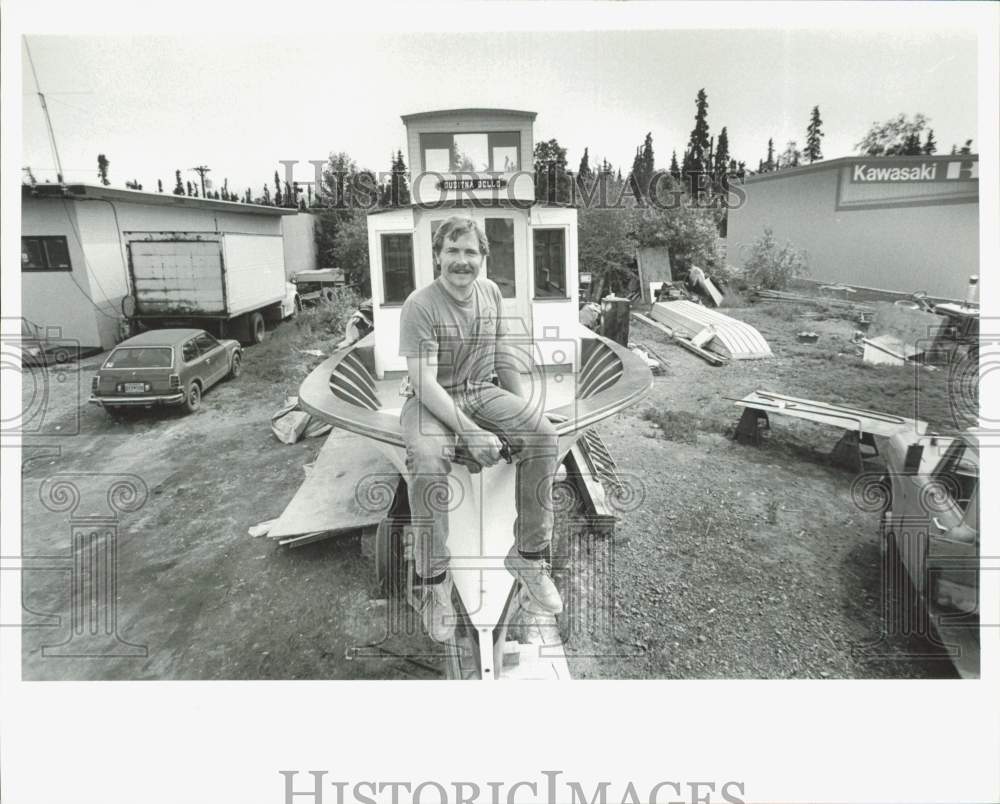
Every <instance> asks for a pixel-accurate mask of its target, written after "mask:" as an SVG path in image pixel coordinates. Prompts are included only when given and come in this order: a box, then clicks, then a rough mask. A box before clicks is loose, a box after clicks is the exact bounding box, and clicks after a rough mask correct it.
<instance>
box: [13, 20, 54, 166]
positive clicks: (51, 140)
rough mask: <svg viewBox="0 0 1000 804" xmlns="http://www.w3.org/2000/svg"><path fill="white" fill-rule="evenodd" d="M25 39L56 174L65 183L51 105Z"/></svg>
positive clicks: (25, 47) (24, 38)
mask: <svg viewBox="0 0 1000 804" xmlns="http://www.w3.org/2000/svg"><path fill="white" fill-rule="evenodd" d="M21 38H22V39H23V40H24V50H25V52H26V53H27V54H28V64H30V65H31V75H32V77H34V79H35V89H37V90H38V100H39V101H40V102H41V104H42V111H43V112H45V125H46V127H47V129H48V132H49V143H50V144H51V145H52V154H53V156H55V158H56V176H57V177H58V179H59V183H60V184H63V183H64V182H63V169H62V162H61V161H60V159H59V149H58V148H57V147H56V133H55V131H54V130H53V129H52V118H51V117H49V107H48V106H47V105H46V104H45V95H44V93H43V92H42V87H41V85H40V84H39V83H38V73H37V72H35V61H34V59H32V58H31V49H30V48H29V47H28V37H26V36H22V37H21Z"/></svg>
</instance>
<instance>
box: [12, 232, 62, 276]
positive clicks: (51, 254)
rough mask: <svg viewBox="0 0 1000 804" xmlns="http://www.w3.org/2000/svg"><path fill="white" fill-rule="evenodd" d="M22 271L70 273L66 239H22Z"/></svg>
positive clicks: (60, 237)
mask: <svg viewBox="0 0 1000 804" xmlns="http://www.w3.org/2000/svg"><path fill="white" fill-rule="evenodd" d="M21 270H22V271H72V270H73V267H72V266H71V265H70V262H69V247H68V246H67V245H66V238H65V237H62V236H59V237H22V238H21Z"/></svg>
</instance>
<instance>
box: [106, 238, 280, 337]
mask: <svg viewBox="0 0 1000 804" xmlns="http://www.w3.org/2000/svg"><path fill="white" fill-rule="evenodd" d="M127 250H128V268H129V280H130V284H131V291H132V292H131V294H130V296H128V297H126V300H125V302H124V303H123V307H122V310H123V312H124V313H125V315H126V317H127V318H128V319H129V320H130V322H131V324H132V329H133V331H134V332H139V331H142V330H146V329H162V328H165V327H197V328H200V329H206V330H208V331H209V332H213V333H214V334H216V335H218V336H219V337H227V338H237V339H239V340H240V341H242V342H243V343H251V344H252V343H260V342H261V341H262V340H263V339H264V336H265V332H266V324H268V323H277V322H278V321H280V320H281V319H283V318H288V317H290V316H292V315H294V314H295V312H296V310H297V309H298V304H299V303H298V299H297V296H296V293H295V286H294V285H292V284H290V283H288V282H287V281H286V279H285V258H284V251H283V246H282V239H281V237H280V236H276V235H249V234H232V233H228V232H217V233H195V232H161V233H155V234H149V235H145V236H143V237H141V238H136V239H130V240H129V241H128V249H127Z"/></svg>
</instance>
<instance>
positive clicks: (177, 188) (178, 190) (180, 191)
mask: <svg viewBox="0 0 1000 804" xmlns="http://www.w3.org/2000/svg"><path fill="white" fill-rule="evenodd" d="M174 176H176V177H177V184H175V185H174V195H184V182H182V181H181V172H180V171H179V170H176V171H174Z"/></svg>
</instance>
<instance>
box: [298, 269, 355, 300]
mask: <svg viewBox="0 0 1000 804" xmlns="http://www.w3.org/2000/svg"><path fill="white" fill-rule="evenodd" d="M292 283H293V284H294V285H295V287H296V289H297V290H298V294H299V301H300V302H302V304H304V305H315V304H329V303H330V302H332V301H333V300H334V298H335V297H336V293H335V289H336V288H339V287H341V286H342V285H343V284H344V272H343V271H342V270H341V269H339V268H319V269H316V270H312V271H297V272H296V273H295V274H294V275H293V276H292Z"/></svg>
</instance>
